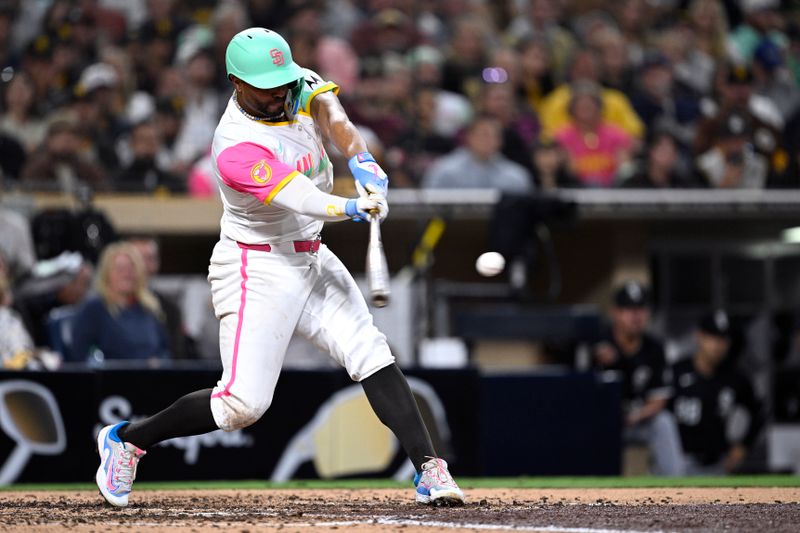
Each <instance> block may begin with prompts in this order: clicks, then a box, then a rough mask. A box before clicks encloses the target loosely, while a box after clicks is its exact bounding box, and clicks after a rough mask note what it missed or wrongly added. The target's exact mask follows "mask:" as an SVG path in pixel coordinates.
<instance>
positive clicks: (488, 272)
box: [475, 252, 506, 277]
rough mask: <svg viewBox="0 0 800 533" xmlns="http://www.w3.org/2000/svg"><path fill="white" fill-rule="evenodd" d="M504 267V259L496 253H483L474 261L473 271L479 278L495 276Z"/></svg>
mask: <svg viewBox="0 0 800 533" xmlns="http://www.w3.org/2000/svg"><path fill="white" fill-rule="evenodd" d="M505 267H506V259H505V258H504V257H503V256H502V255H500V254H499V253H497V252H485V253H482V254H481V255H479V256H478V259H477V261H475V270H477V271H478V274H480V275H481V276H486V277H491V276H496V275H498V274H499V273H500V272H502V271H503V269H504V268H505Z"/></svg>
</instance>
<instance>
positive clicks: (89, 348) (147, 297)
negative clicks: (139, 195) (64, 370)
mask: <svg viewBox="0 0 800 533" xmlns="http://www.w3.org/2000/svg"><path fill="white" fill-rule="evenodd" d="M95 288H96V289H97V295H96V296H93V297H91V298H89V299H88V300H86V302H85V303H84V304H83V305H82V306H81V308H80V310H79V311H78V314H77V316H76V317H75V319H74V321H73V322H72V350H71V352H72V356H73V358H74V359H75V360H77V361H87V360H88V359H89V358H90V357H95V350H99V351H100V352H102V354H103V360H107V359H150V358H159V359H161V358H168V357H170V351H169V340H168V337H167V332H166V329H165V327H164V324H163V316H164V313H163V311H162V310H161V306H160V305H159V303H158V299H157V298H156V297H155V295H154V294H153V293H152V292H151V291H150V290H149V289H148V288H147V274H146V271H145V266H144V260H143V259H142V256H141V255H140V253H139V251H138V249H137V248H136V247H135V246H133V245H132V244H130V243H114V244H111V245H109V246H107V247H106V248H105V249H104V250H103V253H102V255H101V256H100V262H99V265H98V267H97V279H96V280H95Z"/></svg>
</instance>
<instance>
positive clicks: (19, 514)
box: [0, 487, 800, 533]
mask: <svg viewBox="0 0 800 533" xmlns="http://www.w3.org/2000/svg"><path fill="white" fill-rule="evenodd" d="M466 493H467V497H468V503H467V505H466V506H464V507H457V508H432V507H428V506H423V505H419V504H416V503H415V502H414V500H413V492H412V491H411V490H410V489H409V490H394V489H374V490H367V489H359V490H326V491H319V490H241V491H237V490H225V491H210V490H204V491H189V490H180V491H149V490H140V491H134V493H133V494H132V495H131V497H130V505H129V506H128V507H127V508H125V509H116V508H112V507H110V506H107V505H105V504H103V502H102V498H101V497H100V496H99V495H98V494H96V493H93V492H90V491H54V492H0V531H26V532H27V531H31V532H53V531H63V530H64V529H68V530H69V531H75V532H80V533H83V532H86V533H88V532H100V531H103V532H105V531H145V532H148V533H150V532H156V531H170V532H184V531H185V532H198V533H205V532H210V531H215V532H218V531H220V530H223V531H236V532H241V533H245V532H247V533H252V532H256V531H259V532H260V531H281V532H282V533H285V532H294V531H298V532H319V531H341V530H352V531H359V532H367V531H402V532H404V533H415V532H423V531H425V532H431V531H543V532H545V531H546V532H553V531H554V532H561V533H569V532H575V533H601V532H605V533H612V532H622V531H625V532H633V531H642V532H644V531H647V532H652V531H665V532H666V531H691V532H706V531H726V532H750V531H753V532H756V531H757V532H759V533H766V532H770V533H784V532H785V533H789V532H793V533H794V532H798V531H800V488H717V489H703V488H679V489H472V490H470V489H469V488H468V487H467V488H466Z"/></svg>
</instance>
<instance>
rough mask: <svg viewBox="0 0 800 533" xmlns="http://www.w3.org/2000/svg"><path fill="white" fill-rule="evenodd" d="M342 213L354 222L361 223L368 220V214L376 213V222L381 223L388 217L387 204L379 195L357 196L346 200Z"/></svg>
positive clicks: (384, 198)
mask: <svg viewBox="0 0 800 533" xmlns="http://www.w3.org/2000/svg"><path fill="white" fill-rule="evenodd" d="M344 212H345V214H346V215H347V216H349V217H350V218H351V219H353V220H354V221H356V222H363V221H365V220H367V219H368V218H369V215H370V213H375V212H377V215H378V220H380V221H381V222H383V221H384V220H385V219H386V217H387V216H388V215H389V202H387V201H386V197H384V196H381V195H380V194H370V195H368V196H359V197H358V198H351V199H349V200H347V203H346V204H345V207H344Z"/></svg>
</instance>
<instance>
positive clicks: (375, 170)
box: [347, 152, 389, 196]
mask: <svg viewBox="0 0 800 533" xmlns="http://www.w3.org/2000/svg"><path fill="white" fill-rule="evenodd" d="M347 166H349V167H350V172H351V173H352V174H353V178H354V179H355V180H356V189H358V194H360V195H361V196H367V194H380V195H383V196H386V191H387V189H388V187H389V178H388V177H387V176H386V172H384V171H383V169H382V168H381V167H380V166H379V165H378V163H376V162H375V158H374V157H372V154H370V153H369V152H361V153H360V154H356V155H354V156H353V157H351V158H350V161H348V162H347Z"/></svg>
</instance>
